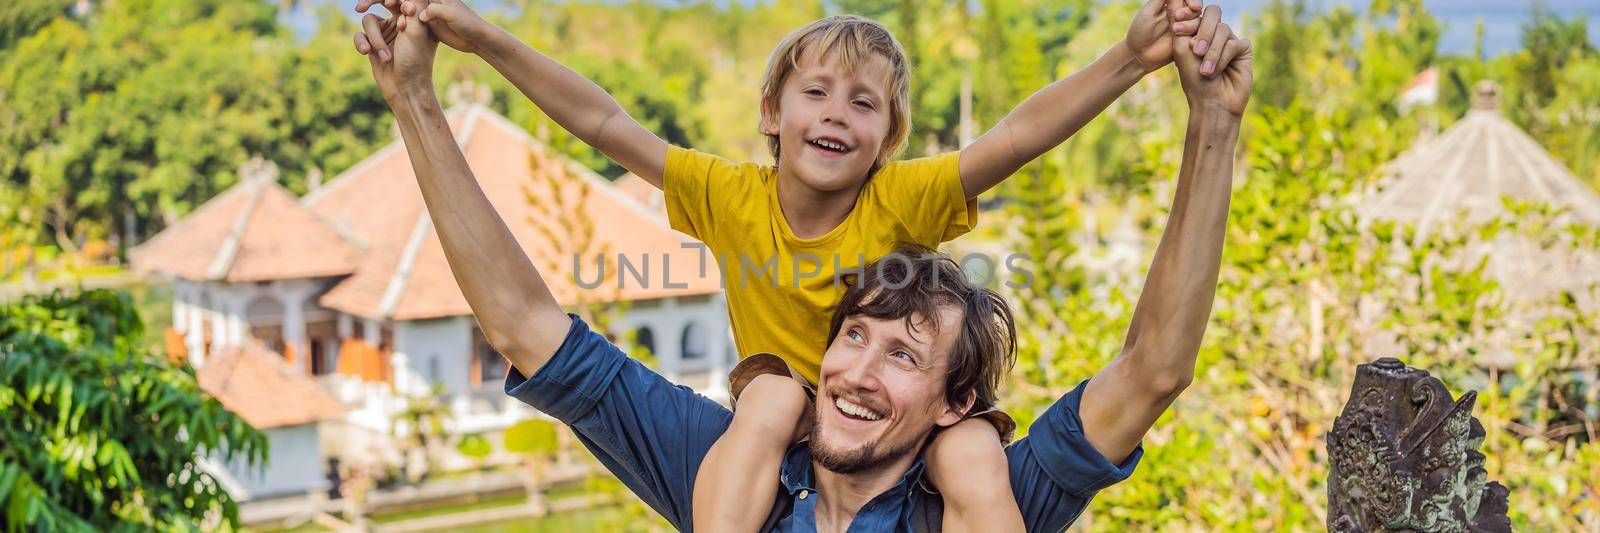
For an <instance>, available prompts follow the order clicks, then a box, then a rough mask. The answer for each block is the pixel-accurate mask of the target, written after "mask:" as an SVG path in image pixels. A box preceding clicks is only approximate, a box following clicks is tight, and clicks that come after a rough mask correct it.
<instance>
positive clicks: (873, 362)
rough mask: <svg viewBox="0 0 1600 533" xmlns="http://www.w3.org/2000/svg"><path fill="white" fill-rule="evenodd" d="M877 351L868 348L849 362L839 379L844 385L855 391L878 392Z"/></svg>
mask: <svg viewBox="0 0 1600 533" xmlns="http://www.w3.org/2000/svg"><path fill="white" fill-rule="evenodd" d="M882 359H883V358H882V357H878V349H877V348H876V347H873V346H868V347H867V349H866V350H863V351H862V353H861V354H859V355H857V356H856V357H855V358H853V359H851V360H850V366H849V367H846V368H845V370H844V373H843V374H840V376H839V377H841V378H843V379H844V384H845V385H847V386H849V387H850V388H853V389H857V390H878V363H879V362H880V361H881V360H882Z"/></svg>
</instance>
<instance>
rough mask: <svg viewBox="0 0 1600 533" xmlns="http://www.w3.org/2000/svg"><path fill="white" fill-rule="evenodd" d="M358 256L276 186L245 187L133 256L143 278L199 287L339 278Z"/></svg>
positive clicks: (253, 182)
mask: <svg viewBox="0 0 1600 533" xmlns="http://www.w3.org/2000/svg"><path fill="white" fill-rule="evenodd" d="M359 256H360V249H359V248H358V247H357V246H356V245H355V243H353V242H351V241H350V240H348V239H346V238H345V237H343V236H341V235H339V234H338V232H336V231H335V230H334V227H333V226H332V225H329V224H328V223H326V222H324V221H323V220H321V219H319V218H318V217H317V216H316V215H315V214H313V213H312V212H311V211H310V210H308V209H306V208H304V207H302V206H301V205H300V203H299V202H298V201H297V200H296V199H295V197H294V195H292V194H289V191H286V190H284V189H283V187H280V186H278V184H277V183H276V182H275V181H273V180H272V179H260V178H257V179H242V180H240V182H239V183H238V184H236V185H234V186H233V187H230V188H228V190H226V191H224V192H223V193H222V194H219V195H217V197H215V198H212V199H211V200H210V201H208V202H206V203H205V205H202V206H200V208H199V209H197V210H195V212H194V213H192V214H190V215H189V216H188V217H186V218H184V219H183V220H182V221H180V222H179V223H178V224H176V225H173V226H172V227H170V228H167V229H166V230H165V231H162V232H161V233H160V234H157V235H156V236H155V237H154V238H152V239H150V241H148V242H146V243H144V244H142V245H139V246H138V247H137V248H135V249H134V251H133V253H132V259H133V264H134V266H135V267H137V268H139V269H140V270H145V271H156V272H164V273H167V274H171V275H174V276H177V277H180V278H184V279H189V280H195V281H229V282H250V281H264V280H273V279H292V278H313V277H322V276H339V275H344V274H349V273H351V272H354V271H355V267H356V261H357V259H358V258H359Z"/></svg>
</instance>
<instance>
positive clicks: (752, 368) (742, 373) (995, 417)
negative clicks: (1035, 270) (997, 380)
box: [728, 353, 1017, 445]
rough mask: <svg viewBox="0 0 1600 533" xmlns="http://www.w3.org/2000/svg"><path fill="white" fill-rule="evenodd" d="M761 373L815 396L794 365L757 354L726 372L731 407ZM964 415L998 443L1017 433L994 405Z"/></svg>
mask: <svg viewBox="0 0 1600 533" xmlns="http://www.w3.org/2000/svg"><path fill="white" fill-rule="evenodd" d="M763 374H773V375H778V376H787V377H789V378H792V379H794V380H795V381H798V382H800V386H801V387H804V388H805V390H806V395H807V396H809V397H810V399H811V401H813V402H815V401H816V399H817V389H816V386H814V385H812V384H811V382H810V381H806V378H804V377H801V376H800V373H799V372H796V371H795V370H794V367H791V366H789V363H787V362H785V361H784V360H783V358H781V357H778V356H776V355H773V354H770V353H758V354H755V355H752V356H750V357H746V358H745V359H744V360H743V361H739V364H738V365H737V366H734V367H733V371H732V372H729V373H728V393H729V395H730V396H731V397H732V398H733V405H734V408H735V409H738V405H739V393H740V392H743V391H744V388H745V387H746V386H749V385H750V382H751V381H754V380H755V379H756V376H760V375H763ZM967 418H979V419H982V420H984V421H986V422H988V423H990V424H992V425H994V429H995V431H998V432H1000V443H1001V444H1002V445H1004V444H1011V438H1012V437H1013V436H1015V435H1016V432H1017V421H1016V420H1013V419H1012V418H1011V415H1008V414H1006V413H1005V411H1001V410H1000V409H998V408H995V407H990V408H988V409H985V410H983V411H979V412H976V413H972V414H969V415H967Z"/></svg>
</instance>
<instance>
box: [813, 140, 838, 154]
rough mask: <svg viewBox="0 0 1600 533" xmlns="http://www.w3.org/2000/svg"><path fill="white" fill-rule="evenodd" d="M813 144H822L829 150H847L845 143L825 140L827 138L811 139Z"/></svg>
mask: <svg viewBox="0 0 1600 533" xmlns="http://www.w3.org/2000/svg"><path fill="white" fill-rule="evenodd" d="M811 144H815V145H817V146H821V147H823V148H827V149H829V150H835V151H839V152H843V151H844V150H845V147H844V145H842V144H839V143H836V142H833V141H829V140H825V139H817V140H815V141H811Z"/></svg>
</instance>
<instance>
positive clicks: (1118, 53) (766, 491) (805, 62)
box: [357, 0, 1213, 531]
mask: <svg viewBox="0 0 1600 533" xmlns="http://www.w3.org/2000/svg"><path fill="white" fill-rule="evenodd" d="M377 1H378V0H360V3H359V4H358V6H357V11H365V10H366V9H367V8H368V7H370V6H371V5H372V4H374V3H377ZM383 1H384V2H385V5H386V6H389V7H390V8H391V9H393V8H395V7H396V6H397V5H398V7H399V10H400V11H401V12H402V13H403V14H405V15H408V16H415V17H417V19H418V20H420V21H422V22H424V23H426V24H428V27H429V30H430V32H431V33H432V34H433V36H434V37H435V38H437V39H438V40H439V41H441V42H443V43H445V44H447V45H449V46H451V47H454V48H456V49H458V50H462V51H465V52H469V53H476V54H478V55H480V56H482V57H483V58H484V59H485V60H486V61H488V63H489V64H490V65H492V66H493V67H494V68H495V69H496V70H498V71H499V72H500V73H502V74H503V75H505V76H506V77H507V78H508V79H509V80H510V81H511V82H512V83H513V84H514V85H515V86H517V88H518V89H519V90H521V91H522V92H523V94H524V95H526V96H527V97H528V98H529V99H530V100H532V101H533V103H534V104H535V105H537V106H538V107H539V108H540V109H541V110H543V111H544V112H545V113H546V114H547V115H549V116H550V118H552V119H553V120H555V121H556V122H557V123H558V124H560V125H561V126H562V127H563V128H566V129H567V130H568V131H569V132H571V133H572V134H573V135H575V136H577V137H578V138H580V139H582V140H583V141H584V142H586V143H588V144H589V145H591V146H593V147H595V148H596V149H598V150H600V151H601V152H602V153H604V154H606V155H607V156H608V157H610V158H611V159H612V160H614V161H616V162H617V163H618V164H620V165H622V166H623V167H624V168H627V169H628V170H629V171H632V172H633V173H635V174H637V175H638V176H639V177H640V178H642V179H644V180H645V181H647V182H649V183H650V184H652V185H655V186H657V187H660V188H662V189H663V190H664V192H665V195H666V198H667V204H668V215H669V220H670V223H671V225H672V227H673V228H674V229H677V230H680V231H683V232H684V233H687V234H689V235H690V236H693V237H695V238H697V239H700V240H701V241H703V242H705V244H706V245H707V247H708V248H709V249H710V250H711V251H712V252H713V253H714V254H715V255H716V256H717V257H718V260H719V263H720V264H721V267H722V271H723V272H724V281H725V285H726V290H727V294H728V307H729V315H730V318H731V324H732V327H733V331H734V337H735V343H736V344H737V347H738V350H739V353H740V354H741V356H749V358H747V359H745V361H744V362H742V363H741V364H740V365H739V367H738V368H736V369H735V370H734V372H733V374H732V378H731V379H732V381H733V385H734V386H733V392H734V393H735V397H736V398H738V405H739V406H740V407H741V408H740V409H738V410H737V411H736V414H735V416H734V421H733V424H732V425H731V427H730V428H729V430H728V432H727V433H726V434H725V435H724V436H723V438H722V439H721V440H720V441H718V443H717V444H716V445H715V446H713V448H712V450H711V452H710V454H708V455H707V456H706V459H705V461H704V462H703V463H702V465H701V467H700V472H699V475H698V477H697V478H696V483H695V487H694V500H693V508H694V526H695V527H696V528H697V529H701V530H703V531H748V530H752V529H756V528H758V527H759V526H760V525H761V524H762V523H763V520H764V519H765V518H766V517H767V514H768V512H769V511H770V509H771V507H772V503H773V501H774V497H775V494H774V492H773V491H772V490H771V489H770V487H773V486H774V485H777V484H778V482H779V480H778V463H779V461H780V460H781V457H782V455H783V452H784V451H785V449H786V448H787V446H789V445H790V444H792V443H794V442H795V441H797V440H799V439H801V438H802V437H804V436H805V435H806V434H807V432H808V431H809V429H810V425H809V418H810V416H811V413H812V411H810V410H809V409H807V405H808V396H807V394H806V392H805V388H804V387H805V386H804V385H802V382H801V381H802V380H803V381H804V382H805V383H815V381H816V379H817V372H818V365H819V363H820V360H821V357H822V352H823V350H824V348H825V346H826V339H827V336H828V333H829V332H828V331H827V328H828V324H829V320H828V319H829V309H828V305H829V304H831V303H832V302H834V301H836V300H837V299H838V296H839V294H840V293H842V292H843V290H844V286H843V285H842V284H840V283H839V282H838V278H839V277H840V276H841V275H843V273H845V272H849V271H851V270H853V269H856V268H858V267H860V266H861V265H863V264H865V263H866V262H869V261H871V260H873V259H877V258H879V257H881V256H883V255H885V254H887V253H889V252H890V250H891V248H892V247H893V246H894V245H895V244H896V243H897V242H902V241H907V242H914V243H918V244H922V245H924V246H927V247H929V248H933V247H937V246H938V245H939V244H940V243H942V242H944V241H947V240H950V239H953V238H955V237H957V236H960V235H962V234H964V233H966V232H967V231H970V230H971V229H972V227H973V225H974V224H975V223H976V221H977V216H976V215H977V213H976V212H975V211H974V209H975V203H974V200H975V199H976V197H977V196H978V195H979V194H980V193H982V192H984V191H986V190H988V189H990V188H991V187H993V186H995V185H996V184H998V183H999V182H1000V181H1002V180H1004V179H1005V178H1006V177H1008V176H1010V175H1011V173H1013V172H1014V171H1016V170H1017V169H1018V168H1020V167H1021V166H1022V165H1024V164H1026V163H1028V162H1029V161H1031V160H1033V159H1034V158H1035V157H1037V156H1039V155H1041V154H1043V153H1044V152H1045V151H1047V150H1049V149H1051V148H1053V147H1055V146H1056V145H1058V144H1060V143H1061V142H1062V141H1064V140H1065V139H1066V138H1067V137H1069V136H1070V135H1072V134H1073V133H1074V132H1076V131H1077V130H1078V129H1079V128H1081V127H1082V126H1083V125H1084V124H1085V123H1087V122H1088V121H1089V120H1090V119H1092V118H1093V117H1094V116H1095V115H1097V114H1099V113H1100V111H1102V110H1104V109H1105V107H1106V106H1107V105H1109V104H1110V103H1111V102H1112V101H1113V100H1115V99H1116V97H1118V96H1119V95H1121V94H1122V93H1123V92H1124V91H1126V90H1127V89H1128V88H1129V87H1131V86H1132V85H1133V83H1135V82H1137V81H1138V80H1139V79H1140V78H1141V77H1143V76H1144V75H1145V74H1148V73H1149V72H1152V71H1154V70H1156V69H1158V68H1161V67H1163V66H1165V65H1166V64H1167V63H1168V62H1170V61H1171V60H1172V57H1171V56H1172V53H1171V39H1172V37H1173V35H1174V32H1177V33H1182V34H1194V33H1195V32H1196V31H1197V30H1199V29H1200V24H1201V22H1200V21H1197V20H1194V19H1195V18H1196V15H1197V14H1198V13H1199V6H1198V4H1197V3H1180V2H1195V0H1149V3H1148V4H1147V5H1146V6H1144V7H1143V8H1142V9H1140V11H1139V13H1138V14H1137V15H1136V17H1135V20H1134V22H1133V25H1132V27H1131V28H1130V29H1129V32H1128V36H1127V38H1126V39H1125V40H1124V41H1123V42H1121V43H1118V44H1117V45H1116V46H1114V47H1113V48H1112V49H1111V50H1110V51H1108V52H1106V54H1105V55H1104V56H1102V57H1101V58H1100V59H1099V60H1097V61H1095V62H1094V63H1093V64H1091V65H1089V66H1087V67H1085V68H1084V69H1083V70H1081V71H1079V72H1078V73H1076V74H1074V75H1072V76H1070V77H1067V78H1065V79H1062V80H1060V81H1057V82H1056V83H1053V84H1051V85H1050V86H1048V87H1046V88H1044V89H1042V90H1040V91H1039V92H1037V93H1035V94H1034V95H1032V96H1030V97H1029V98H1028V99H1027V100H1026V101H1024V102H1022V103H1021V104H1020V105H1018V106H1017V107H1016V108H1015V109H1014V110H1013V111H1012V112H1011V113H1010V114H1009V115H1008V116H1007V117H1006V118H1005V119H1004V120H1003V121H1001V122H1000V123H999V124H998V125H996V126H995V127H994V128H993V129H992V130H990V131H989V132H988V133H986V134H984V135H983V136H982V137H980V138H979V139H977V140H976V141H974V142H973V143H972V144H971V146H968V147H966V148H964V149H963V150H961V151H959V152H950V153H945V154H941V155H938V156H934V157H929V158H923V159H915V160H910V161H899V162H891V159H893V157H894V156H895V155H896V154H897V153H898V152H899V150H900V149H901V148H902V147H903V146H904V144H905V141H906V138H907V136H908V134H909V130H910V123H911V119H910V102H909V92H910V90H909V85H910V72H909V71H910V67H909V65H907V63H906V58H905V54H904V52H903V51H902V50H901V48H900V45H899V43H897V42H896V41H895V39H894V37H893V36H892V35H891V34H890V32H889V31H888V30H887V29H886V28H884V27H883V26H882V25H880V24H878V23H876V22H872V21H869V20H866V19H862V18H859V17H853V16H838V17H829V18H825V19H822V20H818V21H816V22H813V23H811V24H809V25H807V26H805V27H803V28H800V29H799V30H796V31H795V32H794V33H792V34H790V35H789V36H788V37H785V38H784V39H783V41H782V42H781V43H779V45H778V47H777V49H776V50H775V51H774V53H773V54H772V57H771V60H770V61H769V63H768V65H767V70H766V77H765V80H764V81H763V83H762V90H761V122H760V125H759V130H760V132H761V133H762V134H763V135H765V136H766V137H767V140H768V145H769V147H770V149H771V151H772V154H773V156H774V158H775V159H776V160H777V164H776V165H771V166H769V165H760V164H755V163H735V162H732V161H728V160H725V159H722V158H718V157H716V156H713V155H709V154H704V153H701V152H697V151H694V150H687V149H682V148H678V147H672V146H669V145H668V144H667V143H666V142H665V141H664V140H662V139H661V138H659V137H657V136H655V135H654V134H652V133H650V132H649V131H648V130H645V129H644V128H643V127H642V126H641V125H640V124H638V123H637V122H636V121H634V120H633V119H632V118H630V117H629V116H628V115H627V113H626V112H624V111H623V110H622V109H621V107H620V106H619V105H618V104H617V103H616V101H615V100H613V99H612V98H611V97H610V96H609V95H608V94H606V93H605V91H604V90H602V89H601V88H600V87H598V86H596V85H595V84H594V83H592V82H590V81H589V80H587V79H585V78H583V77H582V76H581V75H579V74H577V73H575V72H573V71H571V70H569V69H567V68H566V67H564V66H562V65H561V64H559V63H557V62H556V61H554V60H552V59H550V58H549V57H547V56H545V55H543V54H541V53H539V52H537V51H535V50H533V49H532V48H530V47H528V46H527V45H525V44H524V43H522V42H521V41H519V40H518V39H516V38H515V37H513V36H511V35H510V34H508V33H506V32H504V31H503V30H501V29H499V28H496V27H494V26H493V25H491V24H489V23H487V22H486V21H484V20H483V19H482V18H480V17H479V16H478V15H477V14H475V13H473V12H472V11H471V10H470V9H468V8H467V7H466V6H465V5H464V4H462V3H461V2H460V0H405V2H404V3H400V2H398V1H397V0H383ZM1169 2H1170V3H1171V5H1168V3H1169ZM1206 20H1207V21H1211V20H1213V16H1212V14H1211V13H1207V17H1206ZM400 23H401V24H404V23H405V22H404V19H402V20H401V21H400ZM361 41H362V39H359V38H358V45H357V46H358V48H359V47H360V43H361ZM368 45H369V46H370V47H371V48H372V49H373V51H374V52H375V53H378V55H379V58H380V59H381V60H384V61H388V55H387V50H385V49H384V44H383V43H381V42H373V43H369V44H368ZM364 51H365V50H364ZM1196 52H1197V53H1204V52H1205V50H1204V49H1203V47H1202V48H1196ZM771 354H776V356H773V355H771ZM884 357H885V358H886V359H895V360H897V361H898V360H900V359H904V360H907V361H913V362H912V363H910V364H915V363H914V359H915V354H909V353H905V352H904V351H896V352H893V353H889V354H884ZM790 375H793V376H795V377H796V378H800V379H799V380H795V379H787V377H788V376H790ZM817 408H819V409H820V408H830V409H840V410H841V412H846V411H848V414H849V416H852V417H856V418H858V419H862V420H864V421H867V422H868V423H870V424H882V425H888V424H893V423H894V420H895V413H892V412H876V411H874V410H873V407H872V406H857V405H849V406H818V407H817ZM992 408H993V406H988V405H982V406H973V409H972V410H971V411H969V412H972V413H976V412H982V411H988V413H984V414H985V415H986V416H983V417H973V419H969V420H965V421H962V422H960V423H957V424H956V425H954V426H952V427H950V428H948V429H946V430H945V431H943V432H941V433H940V434H939V435H938V436H936V438H934V439H933V441H932V444H930V445H929V447H928V449H927V450H925V452H924V454H925V457H926V458H927V459H928V467H929V476H930V479H931V480H932V481H933V483H934V485H935V486H936V487H937V488H939V489H940V490H941V491H942V492H943V496H944V502H945V511H944V518H943V519H944V525H945V527H948V528H952V529H960V530H986V531H987V530H1008V531H1018V530H1021V529H1023V520H1022V516H1021V514H1020V512H1019V511H1018V510H1017V505H1016V502H1015V500H1014V499H1013V498H1012V493H1011V486H1010V480H1009V479H1008V478H1007V468H1006V458H1005V455H1004V451H1003V449H1002V445H1003V442H1004V441H1005V440H1008V439H1009V433H1010V431H1011V429H1012V427H1013V424H1011V422H1010V419H1009V418H1006V417H1004V415H1003V414H999V415H998V416H995V415H997V414H998V413H996V412H994V411H992Z"/></svg>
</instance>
